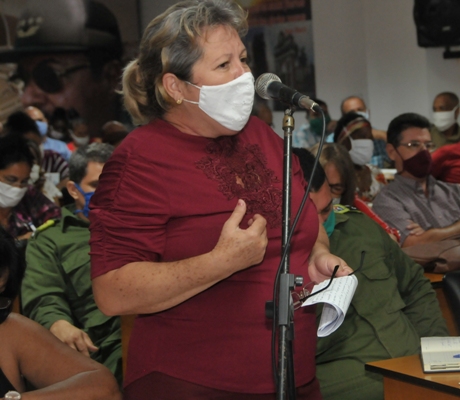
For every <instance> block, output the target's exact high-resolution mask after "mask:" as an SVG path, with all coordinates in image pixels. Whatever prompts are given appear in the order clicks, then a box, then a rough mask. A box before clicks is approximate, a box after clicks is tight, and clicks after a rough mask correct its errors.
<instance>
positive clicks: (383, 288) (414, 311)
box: [299, 154, 448, 400]
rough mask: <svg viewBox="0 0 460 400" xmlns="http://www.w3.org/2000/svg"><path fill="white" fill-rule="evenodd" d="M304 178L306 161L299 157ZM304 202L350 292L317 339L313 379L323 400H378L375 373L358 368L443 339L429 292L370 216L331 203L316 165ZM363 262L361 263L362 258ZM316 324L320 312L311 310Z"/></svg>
mask: <svg viewBox="0 0 460 400" xmlns="http://www.w3.org/2000/svg"><path fill="white" fill-rule="evenodd" d="M299 158H300V163H301V166H302V169H303V171H304V176H309V174H310V172H311V170H312V168H313V162H314V157H313V156H312V155H309V154H302V155H300V157H299ZM316 175H317V177H316V179H314V180H312V185H314V187H313V193H311V194H310V195H311V198H312V200H313V202H314V203H315V205H316V207H317V209H318V215H319V219H320V222H321V223H323V224H324V226H325V228H326V231H327V233H328V235H329V240H330V250H331V252H332V253H333V254H336V255H337V256H339V257H342V258H343V259H344V260H346V261H347V263H348V265H350V266H352V267H353V268H354V269H355V275H356V278H357V279H358V287H357V289H356V292H355V294H354V296H353V299H352V301H351V305H350V307H349V308H348V311H347V314H346V316H345V320H344V321H343V323H342V325H341V326H340V327H339V328H338V329H337V331H335V332H334V333H332V334H331V335H329V336H326V337H322V338H318V342H317V351H316V376H317V377H318V380H319V382H320V386H321V393H322V395H323V399H324V400H348V399H349V400H383V398H384V396H383V382H382V376H380V375H379V374H375V373H370V372H367V371H365V369H364V364H365V363H367V362H371V361H377V360H384V359H388V358H395V357H403V356H408V355H412V354H417V353H419V352H420V338H421V337H423V336H448V331H447V327H446V324H445V321H444V319H443V317H442V315H441V311H440V308H439V304H438V301H437V299H436V294H435V292H434V291H433V289H432V287H431V283H430V281H429V280H428V279H426V278H425V277H424V275H423V269H422V267H421V266H420V265H418V264H416V263H415V262H413V261H412V260H411V259H410V258H409V257H408V256H406V255H405V254H404V252H403V251H402V250H401V249H400V248H399V247H398V245H397V244H396V243H395V242H394V241H393V240H391V239H390V238H389V237H388V235H387V234H386V233H385V232H384V231H383V230H382V229H381V228H380V227H379V226H378V225H377V224H375V223H374V222H373V221H372V220H371V219H369V218H368V217H367V216H366V215H364V214H362V213H361V212H359V211H357V210H353V209H350V208H348V207H345V206H334V209H335V211H336V212H334V211H332V210H331V204H332V196H331V192H330V188H329V185H328V184H327V181H326V179H325V174H324V171H323V170H322V167H321V166H318V169H317V172H316ZM362 257H364V259H362ZM317 316H318V321H319V318H320V316H321V308H320V307H318V308H317Z"/></svg>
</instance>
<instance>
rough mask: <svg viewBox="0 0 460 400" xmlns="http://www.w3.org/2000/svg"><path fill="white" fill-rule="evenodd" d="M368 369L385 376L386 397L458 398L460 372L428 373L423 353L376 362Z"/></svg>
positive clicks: (416, 399)
mask: <svg viewBox="0 0 460 400" xmlns="http://www.w3.org/2000/svg"><path fill="white" fill-rule="evenodd" d="M365 368H366V370H367V371H371V372H375V373H378V374H381V375H383V382H384V392H385V400H412V399H413V400H454V399H456V400H458V398H459V397H460V372H436V373H430V374H425V373H424V372H423V369H422V362H421V359H420V356H419V355H413V356H408V357H401V358H393V359H391V360H383V361H375V362H371V363H367V364H366V367H365Z"/></svg>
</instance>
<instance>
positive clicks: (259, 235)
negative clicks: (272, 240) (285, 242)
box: [213, 199, 268, 272]
mask: <svg viewBox="0 0 460 400" xmlns="http://www.w3.org/2000/svg"><path fill="white" fill-rule="evenodd" d="M245 214H246V203H245V202H244V201H243V200H241V199H240V200H238V203H237V205H236V207H235V209H234V211H233V213H232V215H231V216H230V218H229V219H228V220H227V221H226V222H225V224H224V226H223V228H222V231H221V234H220V237H219V241H218V242H217V245H216V247H215V248H214V250H213V253H214V254H215V255H216V256H217V257H218V258H219V259H222V260H224V262H225V263H226V264H227V263H228V264H230V265H229V267H230V268H232V271H233V272H236V271H239V270H242V269H246V268H248V267H250V266H252V265H255V264H259V263H260V262H262V260H263V258H264V255H265V250H266V248H267V244H268V238H267V227H266V226H267V221H266V220H265V218H264V217H262V216H261V215H259V214H255V215H254V217H253V218H251V219H250V220H249V221H248V225H249V226H248V228H247V229H242V228H240V223H241V221H242V220H243V218H244V215H245Z"/></svg>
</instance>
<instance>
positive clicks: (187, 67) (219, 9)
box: [123, 0, 248, 124]
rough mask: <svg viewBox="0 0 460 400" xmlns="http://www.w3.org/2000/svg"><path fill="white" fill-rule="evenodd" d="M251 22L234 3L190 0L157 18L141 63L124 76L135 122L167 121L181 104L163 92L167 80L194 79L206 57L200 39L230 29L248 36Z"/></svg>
mask: <svg viewBox="0 0 460 400" xmlns="http://www.w3.org/2000/svg"><path fill="white" fill-rule="evenodd" d="M246 17H247V13H246V12H245V11H244V10H243V9H242V8H241V7H240V6H239V5H238V4H237V3H236V2H234V1H232V0H185V1H180V2H178V3H177V4H175V5H173V6H171V7H170V8H168V9H167V10H166V11H165V12H164V13H163V14H161V15H159V16H157V17H156V18H155V19H153V20H152V21H151V22H150V24H149V25H148V26H147V28H146V29H145V32H144V35H143V37H142V41H141V44H140V48H139V57H138V59H136V60H133V61H131V63H129V64H128V65H127V67H126V68H125V71H124V73H123V95H124V102H125V107H126V109H127V110H128V111H129V113H130V114H131V117H132V118H133V121H134V123H135V124H145V123H147V122H149V121H150V120H152V119H155V118H158V117H161V116H163V115H164V113H165V112H166V111H168V110H169V109H170V108H171V107H173V106H174V105H175V103H174V100H173V99H171V98H170V96H169V95H168V94H167V93H166V91H165V89H164V87H163V82H162V79H163V76H164V75H165V74H166V73H173V74H174V75H176V76H177V77H178V78H179V79H181V80H191V75H192V68H193V66H194V64H195V63H196V62H197V61H198V60H199V59H200V58H201V57H202V55H203V49H202V47H200V45H199V38H200V37H202V36H203V34H204V33H205V30H206V29H207V28H209V27H217V26H228V27H230V28H233V29H235V30H236V31H237V32H238V34H239V36H240V37H243V36H244V35H245V34H246V33H247V27H248V26H247V21H246Z"/></svg>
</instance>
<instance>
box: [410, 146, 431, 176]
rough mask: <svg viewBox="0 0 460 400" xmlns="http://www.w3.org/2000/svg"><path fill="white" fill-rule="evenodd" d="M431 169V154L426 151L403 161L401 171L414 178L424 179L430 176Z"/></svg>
mask: <svg viewBox="0 0 460 400" xmlns="http://www.w3.org/2000/svg"><path fill="white" fill-rule="evenodd" d="M432 167H433V161H432V159H431V153H430V152H429V151H428V150H426V149H425V150H422V151H419V152H418V153H417V154H416V155H415V156H413V157H411V158H408V159H407V160H403V171H407V172H409V174H411V175H413V176H415V177H416V178H426V177H427V176H428V175H429V174H431V170H432Z"/></svg>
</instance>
